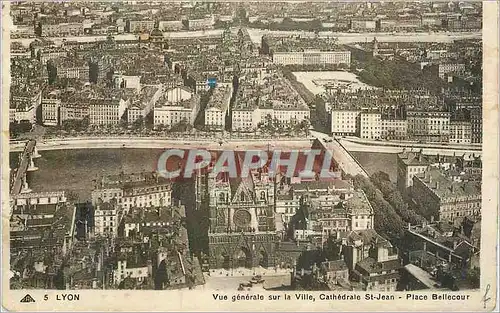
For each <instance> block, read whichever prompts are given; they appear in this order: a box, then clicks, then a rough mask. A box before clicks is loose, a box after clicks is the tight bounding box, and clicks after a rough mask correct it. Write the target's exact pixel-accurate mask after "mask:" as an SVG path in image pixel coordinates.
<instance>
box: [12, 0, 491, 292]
mask: <svg viewBox="0 0 500 313" xmlns="http://www.w3.org/2000/svg"><path fill="white" fill-rule="evenodd" d="M482 15H483V12H482V3H481V2H476V1H470V2H464V1H460V2H458V1H450V2H444V1H442V2H441V1H439V2H312V3H310V2H249V3H245V2H196V1H185V2H160V1H149V2H141V1H124V2H104V1H103V2H78V1H76V2H64V1H62V2H28V1H14V2H12V3H11V4H10V17H11V21H10V23H11V25H10V37H11V39H10V41H11V43H10V73H11V78H10V95H9V134H10V158H9V163H10V185H9V187H10V189H9V190H10V219H9V223H10V236H9V240H10V276H9V277H10V288H11V289H69V290H78V289H80V290H82V289H101V290H113V289H121V290H131V289H134V290H172V289H195V290H229V291H248V290H311V291H312V290H315V291H316V290H317V291H381V292H382V291H411V290H441V291H443V290H447V291H458V290H469V289H477V288H479V278H480V240H481V182H482V178H481V177H482V142H483V122H482V121H483V115H482V84H483V82H482V72H483V61H482V58H483V42H482ZM184 152H185V153H184ZM315 152H317V154H316V156H317V158H316V156H314V155H313V154H314V153H315ZM252 153H253V154H252ZM172 156H178V159H177V160H176V161H173V160H174V158H173V157H172ZM255 156H257V157H258V158H259V159H258V160H256V158H254V157H255ZM306 156H307V157H306ZM309 156H312V157H309ZM200 158H201V159H202V160H201V161H200ZM224 158H225V159H224ZM224 160H226V161H227V162H228V163H227V164H226V163H224ZM231 160H232V161H231ZM205 161H206V162H205ZM257 161H258V162H260V163H259V164H258V166H257V165H256V164H257V163H256V162H257ZM261 161H262V162H261ZM309 161H313V162H309ZM190 162H191V163H190ZM204 162H205V163H204ZM231 162H232V163H234V164H231ZM202 163H203V164H202ZM249 164H250V165H252V166H248V165H249ZM231 166H234V167H235V169H236V170H235V171H233V172H237V173H238V174H237V175H232V174H233V172H232V170H231ZM222 167H227V168H229V170H228V171H227V173H226V172H224V171H222V172H221V171H220V170H221V168H222ZM309 168H310V169H311V170H312V172H311V173H312V174H311V175H304V173H305V172H306V171H307V169H309ZM301 169H302V170H303V171H299V170H301ZM174 170H178V173H181V174H179V175H178V177H176V178H175V179H173V178H171V177H170V176H167V175H166V174H168V173H173V172H174ZM245 170H248V175H245ZM214 172H217V173H216V174H214ZM324 173H328V175H324Z"/></svg>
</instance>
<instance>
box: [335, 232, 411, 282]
mask: <svg viewBox="0 0 500 313" xmlns="http://www.w3.org/2000/svg"><path fill="white" fill-rule="evenodd" d="M342 253H343V255H344V260H345V261H346V263H347V266H348V268H349V270H350V271H351V274H350V277H351V279H352V280H355V281H359V282H360V283H361V284H362V286H363V290H365V291H396V287H397V285H398V282H399V278H400V274H399V270H400V268H401V267H402V265H401V261H400V260H399V257H398V251H397V249H396V248H395V247H394V246H393V245H392V244H391V243H390V242H389V241H388V240H387V239H385V238H383V237H382V236H380V235H379V234H377V232H376V231H375V230H373V229H366V230H358V231H354V230H353V231H351V232H350V233H349V234H348V235H347V236H346V237H345V238H344V239H342Z"/></svg>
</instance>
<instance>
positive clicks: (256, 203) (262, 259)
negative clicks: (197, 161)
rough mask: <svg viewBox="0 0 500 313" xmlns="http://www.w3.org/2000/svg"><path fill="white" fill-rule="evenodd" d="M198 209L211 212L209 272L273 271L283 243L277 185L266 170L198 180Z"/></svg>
mask: <svg viewBox="0 0 500 313" xmlns="http://www.w3.org/2000/svg"><path fill="white" fill-rule="evenodd" d="M196 188H197V201H198V206H199V209H203V210H208V212H209V220H210V226H209V231H208V241H209V247H208V251H209V265H210V268H226V269H229V268H237V267H247V268H253V267H258V266H262V267H272V266H274V265H275V262H276V260H275V255H274V254H275V247H276V243H277V242H278V241H279V240H280V236H279V235H278V233H277V229H276V220H275V219H276V217H275V212H274V208H275V183H274V180H273V179H270V177H269V175H267V172H266V170H265V169H263V170H259V171H255V172H252V173H250V175H248V176H247V177H245V178H241V177H236V178H231V177H228V176H227V175H219V176H217V177H210V175H209V174H203V175H202V174H200V175H198V177H197V182H196Z"/></svg>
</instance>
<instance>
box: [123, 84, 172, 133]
mask: <svg viewBox="0 0 500 313" xmlns="http://www.w3.org/2000/svg"><path fill="white" fill-rule="evenodd" d="M162 94H163V86H161V85H160V86H144V87H142V89H141V92H140V94H139V95H138V96H137V97H135V98H133V99H132V101H131V104H130V106H129V107H128V110H127V122H128V123H129V124H131V123H134V122H135V121H137V120H144V119H145V118H146V116H147V115H148V114H150V112H152V110H153V108H154V106H155V104H156V102H157V101H158V100H159V99H160V97H161V96H162Z"/></svg>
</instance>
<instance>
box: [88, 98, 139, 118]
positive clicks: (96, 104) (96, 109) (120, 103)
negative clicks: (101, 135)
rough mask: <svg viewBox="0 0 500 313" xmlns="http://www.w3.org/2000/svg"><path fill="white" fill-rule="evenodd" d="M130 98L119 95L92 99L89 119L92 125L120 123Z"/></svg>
mask: <svg viewBox="0 0 500 313" xmlns="http://www.w3.org/2000/svg"><path fill="white" fill-rule="evenodd" d="M129 105H130V99H127V100H125V99H123V98H122V97H121V96H119V95H115V96H114V97H112V98H104V99H103V98H101V99H91V100H90V103H89V120H90V124H92V125H118V124H119V123H120V121H121V120H122V118H123V116H124V114H125V111H126V109H127V108H128V107H129Z"/></svg>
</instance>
